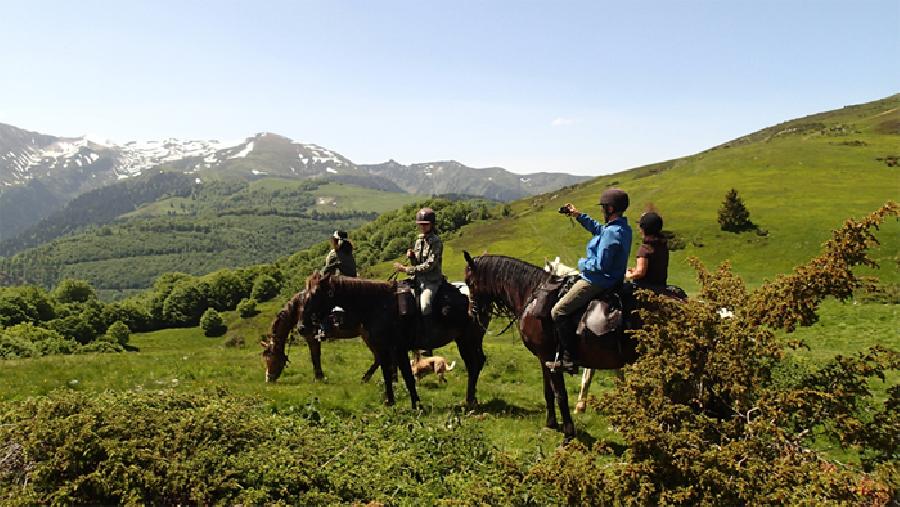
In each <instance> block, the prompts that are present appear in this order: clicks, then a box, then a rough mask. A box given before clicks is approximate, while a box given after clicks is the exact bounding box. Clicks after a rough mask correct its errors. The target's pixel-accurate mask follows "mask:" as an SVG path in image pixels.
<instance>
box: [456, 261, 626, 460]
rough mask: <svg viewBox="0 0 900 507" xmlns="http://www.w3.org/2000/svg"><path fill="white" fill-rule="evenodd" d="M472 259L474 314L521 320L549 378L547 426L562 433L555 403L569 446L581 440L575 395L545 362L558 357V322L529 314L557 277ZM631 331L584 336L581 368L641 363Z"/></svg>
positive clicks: (579, 346)
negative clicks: (571, 395)
mask: <svg viewBox="0 0 900 507" xmlns="http://www.w3.org/2000/svg"><path fill="white" fill-rule="evenodd" d="M463 255H464V257H465V259H466V284H468V286H469V291H470V292H471V297H472V305H473V311H476V312H487V313H491V314H499V315H505V316H508V317H510V318H513V319H518V321H519V324H518V328H519V334H520V335H521V336H522V342H523V343H524V344H525V347H526V348H528V350H530V351H531V353H532V354H534V355H535V356H536V357H537V358H538V361H539V362H540V365H541V371H542V373H543V379H544V401H545V402H546V406H547V420H546V426H547V427H548V428H552V429H556V430H559V429H560V427H559V423H558V422H557V419H556V410H555V408H554V402H555V403H556V404H557V405H558V406H559V412H560V415H561V416H562V421H563V425H562V428H561V429H562V432H563V435H564V441H565V442H569V441H571V440H572V439H573V438H574V437H575V424H574V423H573V422H572V416H571V414H570V413H569V396H568V394H567V393H566V384H565V379H564V378H563V374H562V372H561V371H560V370H556V371H555V372H551V371H550V370H549V369H548V368H547V366H546V365H545V363H546V362H547V361H553V360H554V359H555V356H556V352H557V348H558V346H557V340H556V336H555V333H554V332H553V321H552V320H550V316H549V312H547V315H535V314H534V313H533V312H531V311H528V310H530V309H531V308H532V307H533V306H536V305H534V304H533V303H534V302H535V300H536V299H538V297H539V292H541V290H542V289H541V288H542V286H543V285H544V284H545V283H546V282H548V281H550V280H551V278H553V275H551V274H550V273H548V272H546V271H544V270H543V269H541V268H540V267H538V266H535V265H533V264H529V263H527V262H525V261H522V260H519V259H514V258H512V257H506V256H502V255H482V256H480V257H475V258H472V256H471V255H469V252H463ZM624 327H625V326H619V328H618V329H616V330H615V331H613V332H611V333H607V334H605V335H603V336H602V337H595V336H590V337H588V338H586V337H584V336H581V337H579V338H578V339H577V340H576V345H575V346H576V352H577V355H578V358H579V363H580V364H581V366H584V367H585V368H592V369H598V370H617V369H620V368H622V367H623V366H625V365H626V364H629V363H632V362H634V360H635V359H637V343H636V341H635V340H634V339H633V338H632V337H631V336H629V335H628V334H626V333H625V330H624Z"/></svg>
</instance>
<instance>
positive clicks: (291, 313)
mask: <svg viewBox="0 0 900 507" xmlns="http://www.w3.org/2000/svg"><path fill="white" fill-rule="evenodd" d="M304 296H305V294H304V291H300V292H298V293H296V294H294V295H293V296H292V297H291V299H290V300H288V302H287V303H285V305H284V306H283V307H282V308H281V310H280V311H279V312H278V314H277V315H276V316H275V319H274V320H273V321H272V326H271V329H270V331H269V334H268V335H267V341H261V342H259V344H260V345H262V348H263V352H262V356H263V361H264V362H265V365H266V382H275V381H277V380H278V377H280V376H281V372H282V371H283V370H284V367H285V366H286V365H287V362H288V356H287V354H286V353H285V350H284V349H285V346H286V345H287V338H288V336H289V335H290V334H291V330H292V329H294V328H295V327H296V328H297V330H298V331H299V333H300V336H302V337H303V338H304V339H306V344H307V345H308V346H309V356H310V359H311V360H312V365H313V372H314V374H315V378H316V380H323V379H324V378H325V373H324V372H323V371H322V342H321V341H320V340H319V338H318V337H317V336H316V332H315V329H313V328H311V327H303V326H299V325H298V324H299V323H300V322H301V321H302V320H303V298H304ZM357 336H361V337H362V339H363V342H364V343H365V344H366V346H367V347H369V350H371V351H372V355H373V356H374V357H375V360H374V362H373V363H372V366H370V367H369V369H368V370H366V372H365V373H364V374H363V376H362V381H363V382H368V381H369V379H371V378H372V374H374V373H375V370H376V369H377V368H378V354H377V353H376V352H375V348H374V347H372V344H371V343H370V342H369V334H368V333H367V332H366V330H365V329H364V328H363V326H362V325H360V324H359V323H358V322H357V323H354V324H352V325H349V326H334V327H332V328H329V329H327V330H326V331H325V338H326V339H334V340H344V339H349V338H356V337H357Z"/></svg>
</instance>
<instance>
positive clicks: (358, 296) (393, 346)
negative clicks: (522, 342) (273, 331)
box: [302, 273, 486, 409]
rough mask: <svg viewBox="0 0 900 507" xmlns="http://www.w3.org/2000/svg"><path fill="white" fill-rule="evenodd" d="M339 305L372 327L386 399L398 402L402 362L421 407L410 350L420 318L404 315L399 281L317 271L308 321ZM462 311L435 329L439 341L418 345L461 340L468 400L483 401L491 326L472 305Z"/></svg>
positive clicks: (309, 288)
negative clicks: (480, 392)
mask: <svg viewBox="0 0 900 507" xmlns="http://www.w3.org/2000/svg"><path fill="white" fill-rule="evenodd" d="M450 290H453V289H452V288H451V289H450ZM440 296H441V292H438V294H437V297H438V298H440ZM334 306H340V307H342V308H344V311H345V312H346V313H347V315H351V316H353V317H354V318H356V319H358V320H359V322H360V323H361V324H362V326H363V328H364V329H365V330H366V331H367V332H368V335H369V343H370V344H371V346H372V347H373V349H374V350H375V352H376V357H377V358H378V359H379V362H380V366H381V372H382V375H383V376H384V389H385V403H386V404H388V405H393V404H394V389H393V385H392V383H391V369H392V367H393V366H396V367H399V369H400V373H401V374H402V376H403V380H404V383H405V384H406V388H407V390H408V391H409V393H410V399H411V402H412V405H413V409H415V408H416V406H417V404H418V402H419V397H418V394H417V392H416V385H415V378H414V377H413V374H412V369H411V368H410V364H409V357H407V352H408V351H410V350H413V349H414V348H417V347H416V346H415V340H414V339H413V338H414V337H415V336H414V335H415V334H416V325H415V318H416V317H415V316H407V317H404V316H401V315H400V309H399V307H398V300H397V283H396V282H384V281H381V280H366V279H362V278H349V277H342V276H332V275H321V274H318V273H314V274H313V275H311V276H310V277H309V278H308V279H307V281H306V295H305V298H304V301H303V309H302V313H303V323H304V325H305V326H312V325H314V323H315V321H316V320H318V319H322V318H324V317H325V315H327V313H328V312H329V311H330V309H331V308H333V307H334ZM445 309H446V308H443V309H441V308H440V307H439V304H438V301H437V300H436V301H435V311H436V312H437V311H441V310H445ZM451 315H452V313H451ZM459 315H460V317H458V318H450V317H448V318H446V319H444V321H441V320H439V321H438V322H436V323H435V333H434V335H435V340H436V341H435V342H434V343H429V344H427V346H426V347H418V348H428V349H431V348H438V347H442V346H444V345H447V344H448V343H450V342H451V341H455V342H456V346H457V348H458V349H459V354H460V356H461V357H462V360H463V362H464V363H465V365H466V373H467V375H468V384H467V387H466V404H467V405H469V406H474V405H476V404H477V400H476V397H475V390H476V386H477V383H478V376H479V374H480V373H481V369H482V368H483V367H484V363H485V361H486V357H485V355H484V350H483V348H482V342H483V340H484V333H485V328H484V327H482V326H480V325H479V324H478V323H477V321H476V319H475V318H473V317H472V316H471V315H470V313H469V308H468V305H466V308H464V309H461V311H460V312H459Z"/></svg>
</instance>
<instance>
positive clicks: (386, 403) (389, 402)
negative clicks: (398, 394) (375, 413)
mask: <svg viewBox="0 0 900 507" xmlns="http://www.w3.org/2000/svg"><path fill="white" fill-rule="evenodd" d="M384 406H385V407H393V406H394V400H384Z"/></svg>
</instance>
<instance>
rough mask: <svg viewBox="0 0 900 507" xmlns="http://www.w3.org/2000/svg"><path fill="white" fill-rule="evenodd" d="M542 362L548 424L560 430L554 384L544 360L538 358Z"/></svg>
mask: <svg viewBox="0 0 900 507" xmlns="http://www.w3.org/2000/svg"><path fill="white" fill-rule="evenodd" d="M538 361H539V362H540V363H541V373H543V374H544V402H545V403H546V404H547V424H546V426H547V427H548V428H550V429H554V430H558V429H559V423H558V422H556V406H555V405H554V396H553V386H552V385H551V383H550V370H548V369H547V367H546V366H544V361H543V360H541V359H538Z"/></svg>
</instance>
